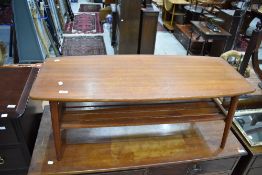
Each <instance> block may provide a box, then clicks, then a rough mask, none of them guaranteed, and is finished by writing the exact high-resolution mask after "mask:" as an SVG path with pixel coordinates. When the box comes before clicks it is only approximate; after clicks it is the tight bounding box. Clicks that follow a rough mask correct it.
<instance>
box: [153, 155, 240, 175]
mask: <svg viewBox="0 0 262 175" xmlns="http://www.w3.org/2000/svg"><path fill="white" fill-rule="evenodd" d="M236 161H237V159H236V158H228V159H219V160H209V161H203V162H196V163H188V164H177V165H167V166H161V167H154V168H150V169H149V175H185V174H206V173H215V172H217V173H219V172H225V171H231V170H232V169H233V167H234V165H235V163H236ZM219 174H220V173H219Z"/></svg>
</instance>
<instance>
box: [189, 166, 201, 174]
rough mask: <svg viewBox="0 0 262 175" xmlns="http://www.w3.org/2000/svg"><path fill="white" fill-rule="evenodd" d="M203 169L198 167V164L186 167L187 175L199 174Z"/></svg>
mask: <svg viewBox="0 0 262 175" xmlns="http://www.w3.org/2000/svg"><path fill="white" fill-rule="evenodd" d="M202 171H203V170H202V168H201V167H200V165H197V164H195V165H193V167H192V168H188V170H187V175H195V174H199V173H201V172H202Z"/></svg>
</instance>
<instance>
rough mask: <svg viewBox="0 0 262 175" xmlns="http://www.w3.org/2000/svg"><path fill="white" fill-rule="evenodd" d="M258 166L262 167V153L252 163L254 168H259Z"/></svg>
mask: <svg viewBox="0 0 262 175" xmlns="http://www.w3.org/2000/svg"><path fill="white" fill-rule="evenodd" d="M258 167H260V168H262V156H261V155H260V156H257V157H256V159H255V161H254V162H253V164H252V168H258Z"/></svg>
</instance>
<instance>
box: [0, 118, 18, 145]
mask: <svg viewBox="0 0 262 175" xmlns="http://www.w3.org/2000/svg"><path fill="white" fill-rule="evenodd" d="M14 144H18V139H17V136H16V133H15V129H14V127H13V125H12V122H11V120H9V119H0V145H14Z"/></svg>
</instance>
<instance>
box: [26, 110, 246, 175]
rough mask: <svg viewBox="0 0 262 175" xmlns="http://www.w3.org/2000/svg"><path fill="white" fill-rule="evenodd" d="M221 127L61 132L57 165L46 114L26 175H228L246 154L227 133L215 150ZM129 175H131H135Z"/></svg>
mask: <svg viewBox="0 0 262 175" xmlns="http://www.w3.org/2000/svg"><path fill="white" fill-rule="evenodd" d="M223 128H224V122H223V121H213V122H197V123H191V124H189V123H187V124H174V125H170V124H168V125H151V126H135V127H113V128H92V129H78V130H76V129H74V130H64V131H63V132H64V133H63V135H64V140H65V142H66V143H67V144H66V145H65V151H64V157H63V159H62V160H61V161H57V160H56V155H55V149H54V147H53V144H54V140H53V135H52V129H51V119H50V112H49V109H46V110H45V112H44V115H43V119H42V122H41V126H40V129H39V132H38V137H37V142H36V145H35V149H34V153H33V157H32V161H31V166H30V170H29V175H39V174H84V173H98V172H111V171H116V172H118V171H119V170H126V171H119V175H120V174H121V175H123V174H125V173H123V172H129V171H130V170H132V169H135V171H142V172H143V171H144V170H145V168H148V167H149V171H145V172H149V174H151V173H150V172H155V171H152V170H154V169H153V168H155V169H157V170H161V167H162V169H163V166H168V167H169V168H170V167H177V168H176V169H175V171H174V169H173V172H172V171H171V172H169V173H164V174H168V175H169V174H175V173H176V174H179V175H180V174H181V173H179V171H180V169H181V167H184V166H185V165H188V164H190V163H192V164H193V165H203V166H202V169H203V172H208V173H210V171H211V169H212V171H211V172H216V171H218V170H217V169H218V168H219V167H221V170H223V171H224V170H227V171H230V170H232V168H233V167H234V166H233V165H232V163H234V162H236V161H237V159H238V158H239V156H241V155H245V154H246V152H245V150H244V149H243V147H242V146H241V144H240V143H239V142H238V141H237V139H236V138H235V136H234V135H233V134H232V133H231V132H229V136H228V137H229V138H228V142H227V143H226V145H225V147H224V149H220V140H221V137H222V132H221V131H222V130H223ZM48 161H51V162H49V163H48ZM213 161H214V162H213ZM184 163H185V164H184ZM150 167H151V168H150ZM178 167H180V169H179V168H178ZM193 167H194V166H193ZM185 168H187V167H185ZM121 172H122V173H121ZM131 172H132V173H131V174H132V175H134V174H136V173H134V172H133V171H131ZM141 174H145V173H141ZM183 174H186V172H185V173H183ZM213 174H219V173H213ZM221 174H222V173H221ZM224 174H226V173H224ZM227 174H230V173H227Z"/></svg>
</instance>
